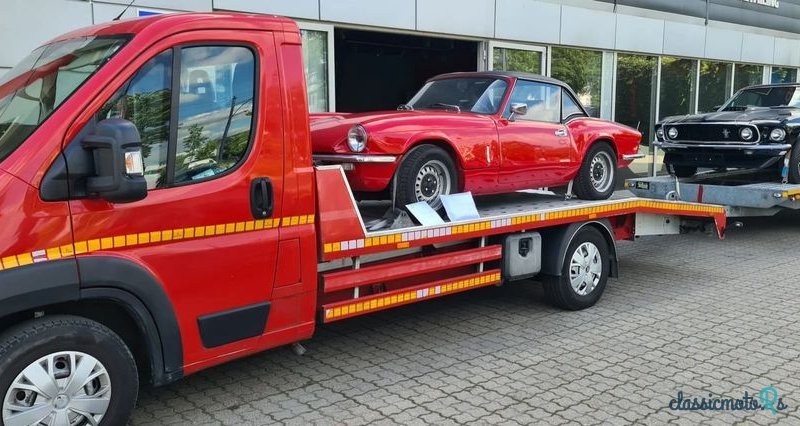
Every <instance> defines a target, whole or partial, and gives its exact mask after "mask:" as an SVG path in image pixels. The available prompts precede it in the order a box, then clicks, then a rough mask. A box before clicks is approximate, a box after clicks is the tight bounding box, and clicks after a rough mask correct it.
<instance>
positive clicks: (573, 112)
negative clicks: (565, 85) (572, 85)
mask: <svg viewBox="0 0 800 426" xmlns="http://www.w3.org/2000/svg"><path fill="white" fill-rule="evenodd" d="M561 92H562V93H561V116H562V119H564V120H566V119H568V118H570V117H575V116H583V115H584V113H583V110H582V109H581V107H579V106H578V103H577V102H576V101H575V99H573V98H572V95H570V94H569V93H568V92H567V91H566V90H564V89H561Z"/></svg>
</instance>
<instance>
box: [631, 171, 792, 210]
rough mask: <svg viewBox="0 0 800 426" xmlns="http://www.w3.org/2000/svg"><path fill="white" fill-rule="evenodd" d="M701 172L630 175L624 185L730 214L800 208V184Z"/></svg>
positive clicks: (656, 197)
mask: <svg viewBox="0 0 800 426" xmlns="http://www.w3.org/2000/svg"><path fill="white" fill-rule="evenodd" d="M747 182H749V181H748V180H742V179H736V178H730V177H716V178H715V177H713V175H708V176H703V175H699V176H696V177H692V178H677V179H676V178H675V177H674V176H656V177H645V178H635V179H628V180H627V181H626V182H625V188H626V189H628V190H629V191H631V192H632V193H633V194H634V195H636V196H638V197H643V198H648V199H653V200H670V201H687V202H693V203H702V204H713V205H721V206H725V209H726V213H727V216H729V217H743V216H771V215H774V214H776V213H777V212H779V211H780V210H782V209H792V210H797V209H800V185H798V184H784V183H780V182H759V183H747Z"/></svg>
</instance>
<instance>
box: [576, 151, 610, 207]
mask: <svg viewBox="0 0 800 426" xmlns="http://www.w3.org/2000/svg"><path fill="white" fill-rule="evenodd" d="M616 178H617V155H616V153H614V150H613V149H612V148H611V145H609V144H608V143H606V142H598V143H595V144H594V145H592V147H591V148H589V151H588V152H587V153H586V156H585V157H584V158H583V163H582V164H581V168H580V170H578V175H577V176H576V177H575V185H574V190H575V195H577V196H578V198H581V199H583V200H605V199H607V198H608V197H610V196H611V194H612V193H613V192H614V185H615V184H616Z"/></svg>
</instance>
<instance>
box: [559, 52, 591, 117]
mask: <svg viewBox="0 0 800 426" xmlns="http://www.w3.org/2000/svg"><path fill="white" fill-rule="evenodd" d="M550 56H551V61H550V75H551V76H552V77H553V78H557V79H559V80H561V81H563V82H565V83H567V84H568V85H569V86H570V87H571V88H572V90H574V91H575V93H576V94H577V95H578V100H579V101H580V102H581V104H583V106H584V108H586V112H587V113H589V115H591V116H592V117H600V93H601V86H602V81H603V80H602V74H603V52H599V51H595V50H583V49H569V48H564V47H553V48H552V49H551V52H550Z"/></svg>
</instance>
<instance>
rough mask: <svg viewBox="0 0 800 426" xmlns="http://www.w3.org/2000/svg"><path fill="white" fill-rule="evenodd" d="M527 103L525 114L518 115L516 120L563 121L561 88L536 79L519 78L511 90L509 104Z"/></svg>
mask: <svg viewBox="0 0 800 426" xmlns="http://www.w3.org/2000/svg"><path fill="white" fill-rule="evenodd" d="M516 103H522V104H525V105H527V107H528V112H527V113H526V114H525V115H517V116H515V117H514V118H515V119H516V120H528V121H546V122H549V123H559V122H561V88H559V87H558V86H554V85H552V84H547V83H540V82H536V81H527V80H517V84H516V85H514V90H513V91H512V92H511V98H510V99H509V103H508V104H509V105H512V104H516Z"/></svg>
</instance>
